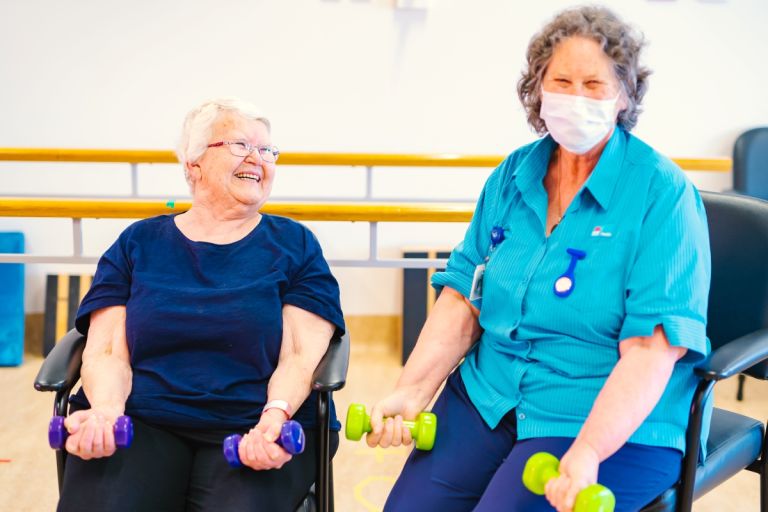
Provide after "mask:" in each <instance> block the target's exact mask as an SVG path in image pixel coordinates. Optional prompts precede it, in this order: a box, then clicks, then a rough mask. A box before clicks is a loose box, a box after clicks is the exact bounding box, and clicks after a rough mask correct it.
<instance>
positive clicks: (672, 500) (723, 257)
mask: <svg viewBox="0 0 768 512" xmlns="http://www.w3.org/2000/svg"><path fill="white" fill-rule="evenodd" d="M702 197H703V199H704V206H705V207H706V210H707V217H708V220H709V235H710V246H711V249H712V285H711V289H710V292H709V308H708V315H707V316H708V319H707V336H708V337H709V339H710V342H711V343H712V354H711V355H710V357H709V358H708V359H707V361H706V362H705V363H704V364H703V365H702V366H701V367H699V368H697V369H696V374H697V375H698V376H699V377H700V378H701V380H700V382H699V385H698V388H697V389H696V392H695V394H694V397H693V402H692V404H691V409H690V418H689V423H688V430H687V432H686V442H687V446H688V451H687V453H686V454H685V457H684V458H683V462H682V465H683V467H682V472H681V478H680V481H679V482H678V484H677V485H675V486H674V487H672V488H671V489H669V490H667V491H666V492H664V493H663V494H662V495H661V496H659V497H658V498H657V499H656V500H654V501H653V502H652V503H650V504H649V505H647V506H646V507H645V508H644V509H643V511H646V512H660V511H678V512H688V511H690V510H691V508H692V506H693V501H694V500H695V499H697V498H699V497H700V496H702V495H704V494H705V493H707V492H709V491H710V490H712V489H714V488H715V487H716V486H718V485H719V484H721V483H723V482H724V481H725V480H727V479H729V478H730V477H731V476H733V475H735V474H736V473H738V472H739V471H741V470H742V469H748V470H749V471H753V472H755V473H758V474H759V475H760V510H762V511H763V512H768V474H766V460H767V459H766V456H767V455H768V452H767V449H768V447H767V445H766V437H765V426H764V424H763V422H762V421H758V420H755V419H752V418H748V417H746V416H742V415H740V414H736V413H733V412H729V411H725V410H722V409H718V408H715V409H714V411H713V414H712V424H711V427H710V432H709V440H708V442H707V458H706V459H705V460H704V461H703V462H700V461H699V451H700V443H699V438H700V433H701V428H702V414H703V409H702V405H703V403H704V401H705V399H706V398H707V397H708V396H709V395H710V394H711V392H712V389H713V387H714V385H715V383H716V382H718V381H720V380H723V379H727V378H730V377H733V376H736V375H739V374H740V373H742V372H744V373H746V374H747V375H750V376H752V377H754V378H757V379H762V380H766V379H768V365H767V363H766V360H767V359H768V202H766V201H761V200H758V199H753V198H750V197H746V196H738V195H726V194H716V193H702Z"/></svg>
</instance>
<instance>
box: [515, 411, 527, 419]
mask: <svg viewBox="0 0 768 512" xmlns="http://www.w3.org/2000/svg"><path fill="white" fill-rule="evenodd" d="M517 417H518V418H519V419H521V420H524V419H525V413H522V412H521V413H520V414H518V415H517Z"/></svg>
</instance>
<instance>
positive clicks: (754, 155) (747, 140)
mask: <svg viewBox="0 0 768 512" xmlns="http://www.w3.org/2000/svg"><path fill="white" fill-rule="evenodd" d="M733 191H734V192H737V193H739V194H744V195H747V196H752V197H757V198H759V199H765V200H768V126H765V127H762V128H753V129H751V130H748V131H746V132H744V133H742V134H741V135H739V138H738V139H736V142H735V143H734V145H733Z"/></svg>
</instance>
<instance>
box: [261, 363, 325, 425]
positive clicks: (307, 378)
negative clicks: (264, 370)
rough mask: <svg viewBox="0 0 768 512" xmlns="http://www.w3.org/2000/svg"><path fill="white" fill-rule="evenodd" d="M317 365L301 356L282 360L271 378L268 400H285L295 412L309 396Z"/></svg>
mask: <svg viewBox="0 0 768 512" xmlns="http://www.w3.org/2000/svg"><path fill="white" fill-rule="evenodd" d="M316 366H317V365H316V364H315V365H311V364H310V363H307V362H306V361H302V360H301V358H299V357H293V358H286V359H284V360H283V361H281V362H280V365H279V366H278V367H277V368H276V369H275V372H274V373H273V374H272V378H271V379H270V380H269V385H268V387H267V400H268V401H269V400H275V399H278V400H285V401H286V402H288V404H289V405H290V407H291V411H293V412H294V413H295V412H296V411H297V410H298V409H299V407H301V404H303V403H304V400H306V399H307V397H308V396H309V393H310V391H311V385H312V382H311V381H312V375H313V373H314V370H315V367H316Z"/></svg>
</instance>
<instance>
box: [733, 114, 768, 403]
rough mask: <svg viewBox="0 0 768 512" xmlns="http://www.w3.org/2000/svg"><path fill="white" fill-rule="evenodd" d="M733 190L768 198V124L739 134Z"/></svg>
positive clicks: (738, 394) (740, 394)
mask: <svg viewBox="0 0 768 512" xmlns="http://www.w3.org/2000/svg"><path fill="white" fill-rule="evenodd" d="M733 192H736V193H738V194H744V195H746V196H752V197H757V198H758V199H765V200H768V126H764V127H761V128H753V129H751V130H747V131H746V132H744V133H742V134H741V135H739V138H737V139H736V142H735V143H734V145H733ZM744 380H745V379H744V375H739V388H738V391H737V392H736V399H737V400H743V399H744Z"/></svg>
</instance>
